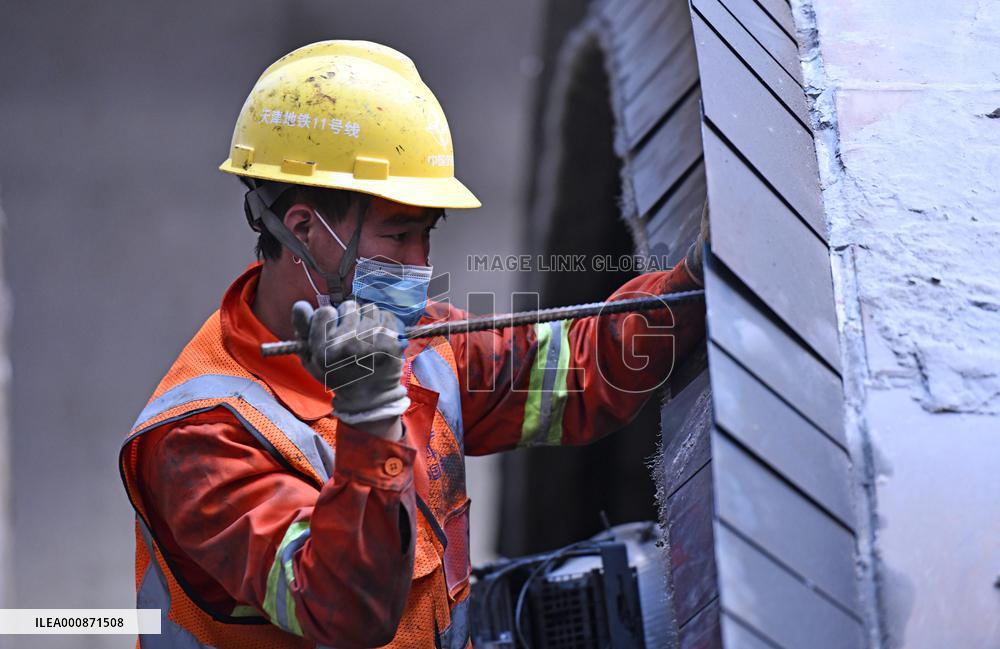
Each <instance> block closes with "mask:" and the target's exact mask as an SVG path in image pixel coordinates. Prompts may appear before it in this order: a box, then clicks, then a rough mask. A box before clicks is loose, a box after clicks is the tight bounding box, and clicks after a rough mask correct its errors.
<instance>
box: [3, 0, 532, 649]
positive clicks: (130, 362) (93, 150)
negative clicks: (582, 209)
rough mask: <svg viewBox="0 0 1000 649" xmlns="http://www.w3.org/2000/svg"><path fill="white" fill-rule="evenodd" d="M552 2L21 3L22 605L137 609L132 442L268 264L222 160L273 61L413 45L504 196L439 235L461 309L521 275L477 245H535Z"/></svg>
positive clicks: (474, 164) (464, 145)
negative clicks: (469, 298)
mask: <svg viewBox="0 0 1000 649" xmlns="http://www.w3.org/2000/svg"><path fill="white" fill-rule="evenodd" d="M540 11H541V3H540V2H539V1H538V0H519V1H518V2H504V3H495V4H492V5H491V4H483V3H465V4H463V3H454V2H444V1H440V0H438V1H434V2H421V3H398V2H389V1H387V0H385V1H376V2H373V1H369V2H364V3H346V2H336V3H331V2H319V1H315V2H303V1H294V2H276V1H275V2H264V1H263V0H254V1H250V2H247V1H242V2H236V1H234V0H225V1H220V2H211V3H195V2H174V3H155V4H149V3H139V4H137V3H130V2H124V1H120V0H115V1H112V2H102V3H82V2H60V3H54V2H27V1H25V0H15V1H12V2H7V3H5V6H4V15H3V20H2V21H0V88H2V91H0V115H2V117H3V119H0V151H2V152H3V155H2V156H0V183H2V188H3V201H4V202H3V204H4V208H5V209H6V214H7V219H8V228H7V234H6V236H5V240H4V246H5V248H6V252H5V257H6V260H5V261H6V269H7V273H8V276H9V281H10V284H11V286H12V290H13V301H14V308H13V325H12V336H11V344H12V351H13V393H12V394H13V425H12V431H13V435H12V440H11V445H10V450H9V452H8V451H0V454H2V455H3V457H4V458H8V457H9V458H10V463H11V465H12V467H13V480H14V485H15V486H14V494H13V506H14V526H13V530H14V534H13V552H14V555H15V556H16V557H17V561H16V568H15V574H14V580H13V600H12V601H11V603H10V604H9V605H10V606H17V607H127V606H132V605H134V604H133V603H134V584H133V581H132V552H133V537H132V514H131V511H130V508H129V505H128V502H127V500H126V498H125V494H124V491H123V490H122V487H121V484H120V481H119V477H118V469H117V466H116V456H117V450H118V446H119V444H120V442H121V440H122V438H123V437H124V435H125V434H126V433H127V431H128V429H129V427H130V425H131V423H132V420H133V418H134V417H135V415H136V413H137V412H138V411H139V410H140V409H141V407H142V405H143V404H144V402H145V400H146V398H147V397H148V394H149V393H150V392H151V390H152V389H153V387H154V386H155V384H156V382H157V381H158V379H159V378H160V376H161V375H162V373H163V372H164V371H165V370H166V368H167V367H168V365H169V363H170V362H171V361H172V359H173V358H174V357H175V355H176V353H177V352H178V351H179V349H180V347H181V346H182V345H183V343H184V342H185V341H186V340H187V339H188V338H189V337H190V336H191V335H192V334H193V333H194V331H195V330H196V329H197V327H198V326H199V325H200V323H201V322H202V321H203V320H204V318H205V317H207V316H208V314H209V313H211V311H212V310H213V309H214V308H215V307H216V306H217V304H218V301H219V298H220V296H221V294H222V291H223V290H224V289H225V287H226V286H227V285H228V283H229V282H230V281H231V280H232V278H233V277H235V276H236V275H237V274H238V273H239V272H240V270H241V269H242V268H243V267H244V265H245V264H247V263H248V262H249V261H250V260H251V251H252V245H253V238H252V236H251V234H252V233H251V232H250V231H249V230H248V229H247V227H246V225H245V222H244V218H243V213H242V198H241V191H240V189H239V185H238V183H237V182H236V181H235V180H234V179H233V178H230V177H228V176H225V175H224V174H221V173H219V172H217V171H216V169H215V168H216V166H217V165H218V164H219V162H221V161H222V159H223V158H225V156H226V153H227V151H228V146H229V140H230V136H231V134H232V127H233V123H234V120H235V118H236V114H237V112H238V110H239V108H240V106H241V104H242V102H243V100H244V98H245V97H246V94H247V92H248V91H249V89H250V86H251V85H252V83H253V82H254V80H255V79H256V78H257V76H258V75H259V73H260V72H261V71H262V70H263V69H264V68H265V67H266V66H267V65H268V64H269V63H270V62H272V61H273V60H274V59H276V58H278V57H279V56H281V55H282V54H284V53H285V52H287V51H290V50H291V49H293V48H294V47H297V46H299V45H302V44H304V43H307V42H310V41H313V40H319V39H322V38H337V37H341V38H345V37H346V38H367V39H370V40H376V41H381V42H385V43H387V44H389V45H392V46H395V47H397V48H398V49H400V50H402V51H403V52H405V53H407V54H409V55H410V56H411V57H412V58H413V59H414V60H415V62H416V63H417V65H418V68H419V69H420V71H421V74H422V75H423V77H424V78H425V80H426V81H427V82H428V84H429V85H430V86H431V87H432V88H433V89H435V91H436V93H437V96H438V98H439V99H440V100H441V103H442V104H443V106H444V107H445V110H446V111H447V113H448V116H449V121H450V123H451V127H452V132H453V135H454V140H455V148H456V158H457V160H458V168H459V173H460V176H461V177H462V178H463V180H464V181H465V182H466V183H467V184H468V186H469V187H471V188H472V189H473V190H474V191H475V192H476V193H477V194H478V195H479V197H480V198H481V199H482V200H483V203H484V207H483V208H482V209H481V210H479V211H476V212H469V213H464V214H459V213H457V212H456V213H455V214H453V216H452V217H451V218H449V220H448V222H447V224H446V225H445V226H444V227H442V228H440V229H439V230H438V231H437V232H436V233H435V239H434V241H433V252H432V260H433V262H434V263H435V266H436V267H438V268H440V269H444V270H450V271H452V272H453V273H455V276H454V281H453V283H452V286H453V296H459V297H457V298H456V301H457V302H458V303H459V304H463V303H464V298H461V297H460V296H463V295H464V294H465V293H466V292H467V291H470V290H492V291H496V292H497V293H498V296H499V298H498V303H499V304H504V303H505V302H506V301H507V295H508V294H509V292H510V290H511V289H512V288H513V282H514V281H515V280H516V276H515V275H513V274H509V273H508V274H498V275H491V274H488V273H477V274H474V275H467V274H464V273H462V270H463V269H464V268H465V255H466V253H468V254H514V253H517V252H520V250H519V246H520V242H521V239H520V227H521V225H520V219H519V218H518V217H519V212H520V205H521V188H520V184H521V182H522V179H523V177H522V174H521V171H520V170H521V169H522V168H523V166H524V164H525V159H524V158H525V153H524V151H525V145H526V143H527V140H528V136H527V132H528V128H529V121H528V119H527V113H528V109H529V106H530V96H529V95H530V88H531V81H532V74H533V73H534V72H537V66H536V65H535V64H534V62H533V61H534V58H533V57H532V52H533V51H534V47H535V45H536V36H537V35H536V25H537V22H538V16H539V15H540ZM4 313H9V310H8V309H4ZM0 357H2V356H0ZM3 376H4V373H3V372H2V371H0V379H2V377H3ZM2 382H3V381H2V380H0V384H2ZM0 405H2V404H0ZM494 467H495V463H494V460H493V459H487V460H472V461H470V462H469V481H470V491H471V496H472V498H473V501H474V503H475V504H474V506H473V525H474V530H473V539H474V545H473V555H474V558H475V559H481V558H483V557H484V556H486V555H488V554H489V553H490V552H491V550H492V541H493V537H494V534H495V529H494V528H495V525H494V522H495V520H496V514H495V510H496V508H497V502H496V501H497V497H498V491H497V490H498V487H497V478H496V471H495V468H494ZM2 475H3V471H2V470H0V476H2ZM2 497H3V492H2V490H0V499H2ZM0 502H2V500H0ZM0 509H2V508H0ZM2 547H3V545H2V544H0V548H2ZM3 577H4V582H5V585H6V586H10V585H11V583H12V582H11V579H10V578H9V577H8V576H7V575H6V574H3ZM130 642H131V641H130V639H129V638H125V637H121V638H118V639H115V640H112V639H110V638H109V637H103V638H102V637H99V636H79V637H75V638H74V637H70V636H67V637H63V638H61V639H59V638H51V639H46V640H39V639H35V640H30V641H29V639H27V638H19V639H18V641H17V643H16V645H17V646H18V647H24V646H47V647H48V646H52V647H55V646H65V647H127V646H130Z"/></svg>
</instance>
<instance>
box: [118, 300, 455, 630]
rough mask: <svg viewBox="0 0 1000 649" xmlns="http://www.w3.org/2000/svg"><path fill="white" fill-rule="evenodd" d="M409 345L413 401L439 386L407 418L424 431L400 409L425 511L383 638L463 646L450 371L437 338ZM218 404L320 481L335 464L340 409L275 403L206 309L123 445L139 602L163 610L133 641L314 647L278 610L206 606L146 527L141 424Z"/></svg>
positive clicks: (450, 358) (446, 348) (144, 427)
mask: <svg viewBox="0 0 1000 649" xmlns="http://www.w3.org/2000/svg"><path fill="white" fill-rule="evenodd" d="M406 354H407V364H406V368H405V372H404V377H405V378H404V380H405V381H407V382H408V383H409V384H411V385H413V386H416V387H413V388H411V389H410V391H411V394H413V393H414V392H419V393H420V394H421V395H423V398H420V399H417V398H414V399H413V401H414V402H415V403H416V402H417V401H420V402H422V403H424V404H427V403H428V401H429V400H428V399H427V398H426V395H431V396H434V393H436V396H437V402H436V404H434V405H432V406H430V407H433V408H434V413H433V416H432V417H426V416H425V417H422V418H418V417H413V418H412V419H413V420H419V419H423V421H426V420H427V419H430V420H431V421H432V424H431V427H430V430H427V429H426V428H427V427H426V424H425V425H424V426H423V428H424V430H420V427H419V426H412V425H410V423H409V422H408V419H411V418H409V417H408V414H404V415H403V421H404V424H407V426H406V428H407V439H408V440H409V441H410V443H411V444H414V445H416V446H417V451H418V452H417V460H416V462H415V465H414V483H415V487H416V490H417V504H418V508H419V509H420V512H421V514H422V515H421V516H419V517H418V520H417V525H416V527H417V540H416V548H415V553H416V557H415V561H414V568H413V583H412V585H411V589H410V595H409V599H408V600H407V604H406V609H405V611H404V613H403V617H402V620H401V621H400V624H399V627H398V629H397V631H396V636H395V637H394V638H393V641H392V642H391V643H389V644H388V645H386V646H388V647H434V646H440V647H444V648H447V649H464V648H466V647H468V646H469V645H470V642H469V626H468V613H467V611H468V596H469V574H470V568H471V566H470V563H469V544H468V534H469V526H468V520H469V519H468V509H469V500H468V498H467V496H466V492H465V462H464V449H463V446H462V410H461V400H460V395H459V390H458V372H457V367H456V364H455V358H454V354H453V352H452V349H451V346H450V345H449V343H448V341H447V339H445V338H433V339H430V340H424V341H411V343H410V345H409V346H408V347H407V350H406ZM413 396H414V397H416V396H417V395H416V394H413ZM430 401H431V402H433V399H431V400H430ZM416 405H417V406H419V404H416ZM219 406H222V407H225V408H227V409H228V410H229V411H230V412H232V413H233V415H234V416H236V418H237V419H239V420H240V422H242V424H243V425H244V426H245V427H246V429H247V431H249V432H250V433H251V434H252V435H253V436H254V437H255V438H256V439H257V440H258V441H259V442H260V444H261V446H262V447H263V448H265V449H266V450H267V451H268V452H270V453H271V454H272V455H274V456H275V458H276V459H278V460H279V461H283V462H284V463H287V464H288V465H290V466H291V467H292V470H294V471H297V472H298V473H300V474H302V475H303V476H305V477H307V478H309V479H311V480H312V481H313V482H314V483H315V484H316V485H317V488H320V487H322V485H323V484H324V483H325V482H326V481H327V480H328V479H329V478H330V476H331V475H332V474H333V467H334V463H335V448H336V428H337V421H336V419H335V418H333V417H325V418H322V419H319V420H317V421H316V422H313V423H312V424H307V423H306V422H303V421H302V420H300V419H298V418H296V417H295V415H293V414H292V413H291V412H290V411H289V410H287V409H286V408H285V407H284V406H282V405H281V403H280V402H279V401H278V400H277V399H276V398H275V397H274V395H273V393H272V391H271V390H270V389H269V388H268V387H267V385H266V384H265V383H263V382H261V381H259V380H258V379H256V377H254V376H253V375H251V374H250V373H249V372H248V371H247V370H246V369H244V368H243V367H242V366H240V364H239V363H238V362H237V361H236V360H235V359H234V358H233V357H232V356H231V355H230V354H229V353H228V352H227V351H226V348H225V346H224V344H223V340H222V330H221V326H220V318H219V312H218V311H217V312H216V313H214V314H213V315H212V316H211V317H210V318H209V319H208V321H207V322H206V323H205V324H204V325H203V326H202V328H201V330H200V331H199V332H198V333H197V334H195V336H194V338H193V339H192V340H191V342H189V343H188V345H187V346H186V347H185V348H184V350H183V351H182V352H181V354H180V356H179V357H178V359H177V361H175V363H174V365H173V366H172V367H171V368H170V371H169V372H167V375H166V376H165V377H164V379H163V380H162V381H161V382H160V385H159V386H158V387H157V388H156V390H155V392H154V393H153V396H152V397H151V399H150V401H149V403H148V404H147V405H146V408H145V409H143V411H142V413H141V414H140V415H139V417H138V419H137V420H136V423H135V425H134V426H133V428H132V431H131V433H130V434H129V435H128V437H127V438H126V440H125V442H124V443H123V444H122V448H121V452H120V455H119V463H120V468H121V474H122V480H123V482H124V483H125V488H126V490H127V491H128V495H129V500H130V501H131V503H132V506H133V507H134V509H135V512H136V524H135V534H136V555H135V578H136V592H137V602H138V607H140V608H159V609H160V610H161V634H160V635H141V636H139V638H138V640H137V647H141V648H142V649H154V648H159V647H164V648H166V647H171V648H178V647H182V648H188V647H191V648H196V647H198V648H200V647H216V648H218V649H230V648H233V649H235V648H239V649H257V648H259V649H265V648H271V647H276V648H277V647H281V648H285V647H288V648H292V647H295V648H307V647H309V648H311V647H315V646H316V645H315V643H313V642H311V641H309V640H306V639H304V638H301V637H299V636H296V635H293V634H292V633H288V632H286V631H284V630H283V629H282V628H281V626H282V622H283V621H282V620H268V619H267V618H265V617H262V616H260V615H252V616H246V615H234V611H233V609H230V610H228V611H220V610H209V609H208V607H207V606H206V605H203V604H202V603H200V599H199V597H198V594H197V593H193V592H188V590H187V588H186V587H185V586H184V584H183V583H182V580H179V579H178V576H177V575H176V574H174V572H173V570H172V568H171V563H172V561H171V558H170V557H164V554H163V553H162V551H161V546H160V544H159V543H158V541H157V539H156V538H155V535H154V534H153V532H152V530H151V528H150V526H149V523H148V517H147V515H146V509H145V505H144V503H143V502H142V498H141V493H140V492H141V490H140V489H138V487H137V485H138V481H137V473H136V471H137V464H138V457H139V452H138V451H139V445H140V444H142V443H143V440H144V437H143V434H144V433H146V432H148V431H151V430H154V429H156V428H157V427H159V426H162V425H165V424H169V423H171V422H176V421H178V420H180V419H183V418H184V417H187V416H190V415H193V414H196V413H199V412H203V411H207V410H210V409H213V408H217V407H219ZM414 407H415V406H411V410H412V409H413V408H414ZM408 412H409V411H408ZM287 596H290V595H287ZM236 604H238V602H235V600H234V606H235V605H236ZM278 608H279V609H280V610H284V608H285V607H284V606H279V607H278ZM442 629H443V630H442Z"/></svg>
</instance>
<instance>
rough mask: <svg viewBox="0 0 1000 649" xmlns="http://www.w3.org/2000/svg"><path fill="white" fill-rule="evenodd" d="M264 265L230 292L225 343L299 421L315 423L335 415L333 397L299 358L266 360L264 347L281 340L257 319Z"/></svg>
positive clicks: (225, 301)
mask: <svg viewBox="0 0 1000 649" xmlns="http://www.w3.org/2000/svg"><path fill="white" fill-rule="evenodd" d="M261 267H262V265H261V264H260V263H255V264H252V265H250V266H249V267H248V268H247V269H246V270H245V271H244V272H243V274H242V275H240V276H239V277H238V278H237V279H236V281H234V282H233V283H232V285H231V286H230V287H229V288H228V289H227V290H226V294H225V296H223V298H222V305H221V307H220V308H219V315H220V320H221V323H222V343H223V345H224V346H225V347H226V351H228V352H229V353H230V354H231V355H232V357H233V358H234V359H236V361H237V362H238V363H239V364H240V365H241V366H242V367H243V368H244V369H246V370H247V371H248V372H250V373H251V374H253V375H254V376H255V377H257V378H258V379H260V380H261V381H263V382H264V383H265V384H267V386H268V387H269V388H270V389H271V391H272V392H274V394H275V396H276V397H277V398H278V400H279V401H281V403H282V404H284V405H285V407H287V408H288V409H290V410H291V411H292V412H293V413H295V416H296V417H298V418H299V419H303V420H309V421H313V420H316V419H320V418H322V417H327V416H329V415H330V413H331V412H332V411H333V406H332V405H331V402H330V399H331V396H332V395H331V393H330V392H327V391H326V389H325V388H324V387H323V385H322V384H321V383H320V382H319V381H317V380H316V379H315V378H313V376H312V375H311V374H309V372H307V371H306V369H305V368H304V367H302V363H301V362H299V358H298V356H274V357H271V358H264V357H263V356H262V355H261V353H260V344H261V343H265V342H275V341H277V338H276V337H275V336H274V334H273V333H271V331H270V330H269V329H268V328H267V327H265V326H264V325H263V324H262V323H261V321H260V320H258V319H257V316H256V315H254V312H253V309H252V305H253V300H254V297H255V296H256V295H257V283H258V281H259V280H260V271H261Z"/></svg>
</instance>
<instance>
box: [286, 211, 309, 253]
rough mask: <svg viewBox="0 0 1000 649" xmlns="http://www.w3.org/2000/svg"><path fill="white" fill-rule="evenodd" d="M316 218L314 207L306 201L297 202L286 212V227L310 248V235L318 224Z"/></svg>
mask: <svg viewBox="0 0 1000 649" xmlns="http://www.w3.org/2000/svg"><path fill="white" fill-rule="evenodd" d="M315 218H316V212H315V210H313V208H312V207H310V206H309V205H307V204H306V203H295V204H293V205H292V206H291V207H289V208H288V210H287V211H286V212H285V218H284V222H285V227H286V228H288V229H289V230H290V231H291V232H292V234H294V235H295V236H296V237H297V238H298V239H299V241H301V242H302V243H303V244H305V246H306V247H307V248H308V247H309V235H310V233H311V231H312V228H313V227H314V226H315V225H316V224H315V222H314V219H315Z"/></svg>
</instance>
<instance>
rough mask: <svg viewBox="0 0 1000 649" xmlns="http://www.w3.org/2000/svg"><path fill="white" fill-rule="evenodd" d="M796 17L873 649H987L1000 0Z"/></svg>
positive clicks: (808, 12)
mask: <svg viewBox="0 0 1000 649" xmlns="http://www.w3.org/2000/svg"><path fill="white" fill-rule="evenodd" d="M793 5H796V6H797V8H798V10H799V15H798V17H799V18H800V20H799V28H800V34H799V35H800V38H801V39H803V40H804V41H805V42H806V43H808V44H810V45H811V46H813V47H812V49H810V50H808V51H807V52H806V58H805V66H804V69H805V71H806V80H807V84H809V86H810V92H811V93H812V94H813V95H814V96H815V97H816V99H817V103H816V110H815V112H814V117H815V118H816V120H817V124H818V127H819V128H818V133H817V136H818V145H819V146H818V148H819V160H820V167H821V176H822V180H823V184H824V202H825V207H826V213H827V217H828V219H829V221H830V227H831V244H832V248H833V249H834V250H835V251H836V255H835V259H834V271H835V273H834V274H835V283H836V284H837V289H838V293H839V296H838V297H839V301H840V323H841V330H842V331H841V333H842V351H843V357H844V370H845V391H846V394H847V407H848V413H847V414H848V417H847V420H848V425H847V433H848V437H849V438H850V439H852V440H853V443H852V446H853V449H854V450H856V451H858V452H859V453H860V454H861V455H867V465H868V466H867V472H866V473H864V474H863V475H861V476H860V478H861V484H860V487H861V488H860V490H859V495H861V496H863V497H862V498H861V499H860V500H859V503H860V509H861V512H860V513H861V514H862V517H863V518H866V519H867V520H866V521H865V522H866V523H867V525H868V527H869V534H868V537H867V539H866V540H865V541H864V542H863V543H862V544H861V545H862V547H861V554H860V559H861V561H860V563H859V567H860V570H861V572H862V574H863V575H867V576H868V577H870V578H871V580H870V581H871V583H872V585H873V586H872V588H871V596H872V599H873V600H874V602H875V603H876V606H875V610H874V612H873V613H874V616H875V620H874V622H875V623H876V629H877V630H878V632H877V633H874V634H873V635H872V645H873V646H877V647H886V648H889V647H892V648H896V647H905V648H907V649H931V648H934V649H937V648H940V647H962V648H963V649H987V648H994V647H997V646H1000V616H998V615H997V611H998V607H1000V589H998V588H996V587H995V585H994V582H995V581H996V579H997V576H998V574H1000V542H998V539H1000V498H998V495H1000V472H998V471H997V467H998V466H1000V444H998V434H1000V416H998V415H1000V347H998V342H1000V281H998V279H997V277H998V274H997V270H998V267H1000V261H998V256H997V249H998V247H1000V191H998V186H997V178H998V177H1000V119H996V118H995V117H990V116H989V115H990V113H992V112H993V111H994V110H996V109H997V108H998V107H1000V40H998V38H997V34H998V33H1000V5H998V4H997V3H995V2H986V1H977V0H961V1H959V2H954V3H936V2H931V1H930V0H919V1H916V2H914V1H912V0H888V1H885V2H874V3H873V2H865V1H863V0H812V1H808V0H806V1H804V2H795V3H793ZM817 30H818V31H817ZM817 33H818V42H817V39H816V37H817ZM817 44H818V48H816V47H815V46H816V45H817ZM855 457H856V459H857V458H858V457H859V456H858V455H855ZM862 464H864V462H862Z"/></svg>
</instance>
